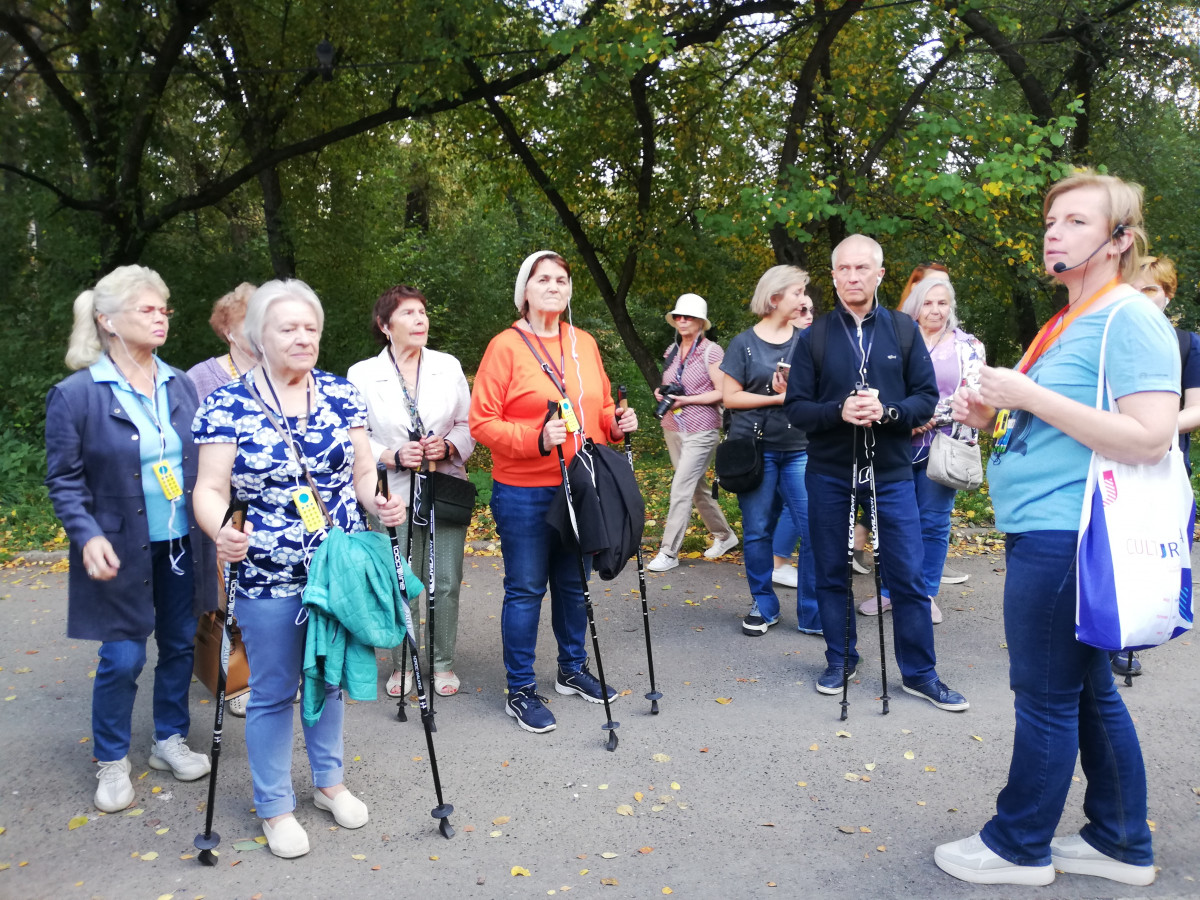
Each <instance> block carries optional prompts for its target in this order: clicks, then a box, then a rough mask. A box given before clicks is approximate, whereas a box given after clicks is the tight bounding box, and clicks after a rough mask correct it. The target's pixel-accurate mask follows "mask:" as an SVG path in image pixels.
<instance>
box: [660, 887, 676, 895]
mask: <svg viewBox="0 0 1200 900" xmlns="http://www.w3.org/2000/svg"><path fill="white" fill-rule="evenodd" d="M662 892H663V893H664V894H673V893H675V892H674V891H673V890H671V889H670V888H669V887H664V888H663V890H662Z"/></svg>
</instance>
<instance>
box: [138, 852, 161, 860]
mask: <svg viewBox="0 0 1200 900" xmlns="http://www.w3.org/2000/svg"><path fill="white" fill-rule="evenodd" d="M141 858H142V860H143V861H145V862H153V861H154V860H156V859H158V854H157V853H155V852H154V851H153V850H151V851H150V852H149V853H143V854H142V857H141Z"/></svg>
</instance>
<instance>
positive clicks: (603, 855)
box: [600, 850, 617, 859]
mask: <svg viewBox="0 0 1200 900" xmlns="http://www.w3.org/2000/svg"><path fill="white" fill-rule="evenodd" d="M600 857H601V858H602V859H616V858H617V854H616V853H613V852H612V851H611V850H605V851H604V852H603V853H601V854H600Z"/></svg>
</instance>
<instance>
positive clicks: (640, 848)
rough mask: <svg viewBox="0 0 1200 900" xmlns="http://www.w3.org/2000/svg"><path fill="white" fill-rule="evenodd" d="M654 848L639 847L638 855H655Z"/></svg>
mask: <svg viewBox="0 0 1200 900" xmlns="http://www.w3.org/2000/svg"><path fill="white" fill-rule="evenodd" d="M653 852H654V848H653V847H638V853H653Z"/></svg>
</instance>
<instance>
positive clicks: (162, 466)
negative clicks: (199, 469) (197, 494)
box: [154, 462, 183, 500]
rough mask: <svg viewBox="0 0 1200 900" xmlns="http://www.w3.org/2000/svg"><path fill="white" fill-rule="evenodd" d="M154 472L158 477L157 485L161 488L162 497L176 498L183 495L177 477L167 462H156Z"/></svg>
mask: <svg viewBox="0 0 1200 900" xmlns="http://www.w3.org/2000/svg"><path fill="white" fill-rule="evenodd" d="M154 474H155V476H157V478H158V486H159V487H161V488H162V492H163V496H164V497H166V498H167V499H168V500H176V499H178V498H179V497H182V496H183V488H182V487H180V486H179V479H178V478H176V477H175V473H174V472H173V471H172V470H171V464H170V463H169V462H160V463H158V464H157V465H156V466H155V467H154Z"/></svg>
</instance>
